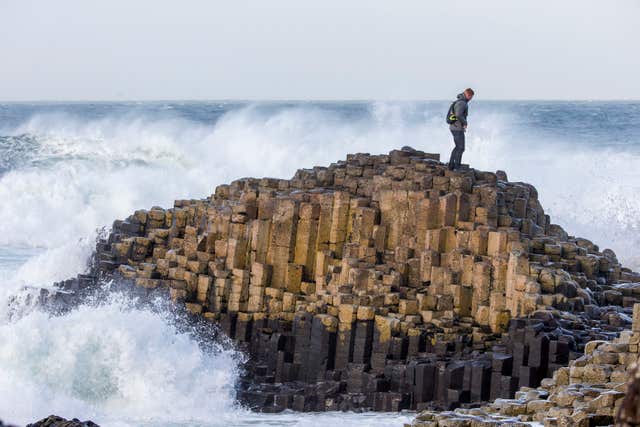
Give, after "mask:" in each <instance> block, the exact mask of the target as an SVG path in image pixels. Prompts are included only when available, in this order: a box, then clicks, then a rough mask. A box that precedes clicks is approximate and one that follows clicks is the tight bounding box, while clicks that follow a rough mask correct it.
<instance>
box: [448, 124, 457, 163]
mask: <svg viewBox="0 0 640 427" xmlns="http://www.w3.org/2000/svg"><path fill="white" fill-rule="evenodd" d="M456 134H457V131H455V130H452V131H451V135H453V143H454V145H455V146H454V147H453V150H452V151H451V156H449V170H453V169H454V168H455V167H456V158H457V157H458V138H457V136H456Z"/></svg>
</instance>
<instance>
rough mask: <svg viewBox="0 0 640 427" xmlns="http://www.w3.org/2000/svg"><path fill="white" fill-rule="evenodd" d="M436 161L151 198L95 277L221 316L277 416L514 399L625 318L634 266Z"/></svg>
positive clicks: (523, 188) (249, 393)
mask: <svg viewBox="0 0 640 427" xmlns="http://www.w3.org/2000/svg"><path fill="white" fill-rule="evenodd" d="M438 160H439V156H438V155H437V154H427V153H423V152H421V151H416V150H413V149H410V148H404V149H402V150H394V151H392V152H390V153H389V154H388V155H369V154H354V155H349V156H347V159H346V161H340V162H337V163H334V164H332V165H330V166H329V167H315V168H313V169H303V170H299V171H298V172H297V173H296V174H295V176H294V177H293V179H291V180H284V179H273V178H262V179H256V178H245V179H240V180H237V181H234V182H232V183H231V184H229V185H220V186H218V187H217V188H216V189H215V192H214V194H212V195H211V196H210V197H209V198H207V199H203V200H178V201H176V202H175V205H174V207H173V208H171V209H162V208H159V207H154V208H151V209H150V210H140V211H137V212H135V213H134V214H133V215H132V216H130V217H129V218H127V219H126V220H124V221H116V222H115V223H114V225H113V229H112V233H111V234H110V235H109V237H108V239H105V240H104V241H101V242H99V243H98V246H97V251H96V255H95V269H94V271H93V274H94V276H100V277H104V276H107V277H118V278H119V279H120V280H124V281H130V282H132V283H135V284H136V285H137V287H138V289H142V290H144V291H148V292H165V293H167V294H168V295H169V296H170V297H171V299H172V300H173V301H174V302H175V303H176V304H179V305H181V306H184V307H185V308H186V310H188V311H189V312H190V313H192V314H193V315H196V316H202V317H204V318H205V319H208V320H211V321H212V322H214V323H216V324H218V325H220V327H221V328H222V329H223V330H224V331H225V333H226V334H227V335H228V336H229V337H231V338H232V339H234V340H236V341H237V342H238V344H239V346H240V347H241V348H243V349H245V350H246V351H247V352H248V354H249V355H251V362H250V363H249V368H248V372H249V374H248V377H247V382H246V383H245V384H244V385H243V387H242V390H241V392H240V395H239V397H240V398H241V400H243V401H244V402H246V403H248V404H249V405H251V406H253V407H255V408H259V409H262V410H268V411H272V410H274V411H275V410H283V409H286V408H291V409H295V410H331V409H357V408H368V409H374V410H381V411H397V410H400V409H404V408H413V409H425V408H429V407H438V408H455V407H459V406H465V405H469V404H471V403H473V402H485V401H487V400H488V399H492V398H496V397H500V398H508V397H513V395H514V393H515V391H516V390H517V389H518V387H520V386H527V387H537V386H539V385H540V383H541V381H543V379H544V378H547V377H549V376H551V375H553V374H554V373H555V372H558V369H559V368H561V367H562V366H566V365H567V364H568V362H569V360H571V359H575V358H577V357H579V356H580V354H581V352H582V351H583V349H584V346H585V344H586V342H588V341H590V340H594V339H604V340H610V339H613V338H614V337H615V336H616V334H617V333H618V332H619V331H620V330H622V329H623V328H624V327H625V326H627V325H628V324H629V323H630V320H629V319H630V318H629V316H628V313H630V310H631V307H632V305H633V304H634V303H635V302H636V301H638V300H639V298H638V297H639V296H640V293H639V292H640V288H638V287H637V286H636V285H635V282H640V278H639V277H638V274H636V273H633V272H631V271H630V270H628V269H626V268H623V267H622V266H621V265H620V263H619V262H618V261H617V259H616V256H615V254H614V253H613V252H612V251H610V250H604V251H600V250H599V248H598V246H596V245H595V244H593V243H592V242H590V241H588V240H586V239H581V238H576V237H573V236H570V235H568V234H567V233H566V232H565V231H564V230H563V229H562V228H561V227H560V226H558V225H554V224H552V223H551V222H550V218H549V216H548V215H546V214H545V213H544V210H543V208H542V206H541V205H540V202H539V201H538V194H537V191H536V189H535V188H534V187H533V186H531V185H529V184H525V183H518V182H508V181H507V178H506V174H505V173H504V172H500V171H499V172H497V173H491V172H482V171H478V170H474V169H469V168H465V169H463V170H459V171H449V170H448V169H447V168H446V165H444V164H442V163H440V162H439V161H438ZM74 286H75V287H78V285H77V283H76V282H74V281H68V282H65V283H63V284H62V285H61V287H62V288H63V289H69V288H73V287H74ZM44 298H45V299H47V298H48V299H55V298H58V297H57V296H56V295H45V296H44ZM60 298H64V295H63V296H60ZM625 313H627V314H625ZM562 372H564V371H562Z"/></svg>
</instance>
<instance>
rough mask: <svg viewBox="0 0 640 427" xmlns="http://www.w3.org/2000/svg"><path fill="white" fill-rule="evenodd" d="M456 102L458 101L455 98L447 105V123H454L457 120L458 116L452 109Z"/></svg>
mask: <svg viewBox="0 0 640 427" xmlns="http://www.w3.org/2000/svg"><path fill="white" fill-rule="evenodd" d="M456 102H458V100H457V99H456V100H455V101H453V102H452V103H451V106H450V107H449V110H447V124H448V125H452V124H454V123H455V122H457V121H458V117H456V113H455V111H454V107H455V105H456Z"/></svg>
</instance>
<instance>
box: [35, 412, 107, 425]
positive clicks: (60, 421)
mask: <svg viewBox="0 0 640 427" xmlns="http://www.w3.org/2000/svg"><path fill="white" fill-rule="evenodd" d="M27 427H100V426H99V425H98V424H96V423H94V422H93V421H80V420H79V419H77V418H74V419H72V420H66V419H64V418H62V417H58V416H57V415H49V416H48V417H47V418H43V419H41V420H40V421H36V422H35V423H33V424H27Z"/></svg>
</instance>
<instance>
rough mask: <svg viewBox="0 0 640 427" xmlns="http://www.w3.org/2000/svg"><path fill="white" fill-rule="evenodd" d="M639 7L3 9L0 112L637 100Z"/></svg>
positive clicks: (351, 3)
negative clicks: (45, 107) (457, 96)
mask: <svg viewBox="0 0 640 427" xmlns="http://www.w3.org/2000/svg"><path fill="white" fill-rule="evenodd" d="M639 41H640V1H639V0H612V1H603V0H562V1H558V0H555V1H543V0H537V1H528V0H526V1H525V0H517V1H515V0H469V1H458V0H438V1H426V0H415V1H402V0H398V1H391V0H362V1H360V0H358V1H355V0H321V1H315V0H313V1H312V0H309V1H307V0H260V1H258V0H255V1H246V0H230V1H215V0H209V1H205V0H202V1H198V0H181V1H169V0H166V1H162V0H108V1H98V0H91V1H88V0H56V1H51V0H42V1H34V0H0V55H1V56H0V60H1V62H0V100H106V99H115V100H123V99H448V98H451V96H452V93H455V92H457V91H459V90H460V89H462V88H464V87H466V86H472V87H474V88H475V89H476V92H477V96H478V97H479V98H480V97H481V98H483V99H640V55H639V52H640V48H639V47H638V43H639Z"/></svg>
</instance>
